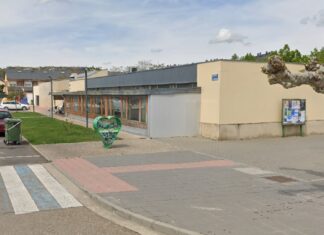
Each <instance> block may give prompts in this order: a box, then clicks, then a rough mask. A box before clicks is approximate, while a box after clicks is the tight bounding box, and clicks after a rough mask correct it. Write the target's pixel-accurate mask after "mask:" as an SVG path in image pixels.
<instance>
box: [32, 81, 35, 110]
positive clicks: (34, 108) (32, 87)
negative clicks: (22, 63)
mask: <svg viewBox="0 0 324 235" xmlns="http://www.w3.org/2000/svg"><path fill="white" fill-rule="evenodd" d="M32 89H33V112H35V94H34V82H33V81H32Z"/></svg>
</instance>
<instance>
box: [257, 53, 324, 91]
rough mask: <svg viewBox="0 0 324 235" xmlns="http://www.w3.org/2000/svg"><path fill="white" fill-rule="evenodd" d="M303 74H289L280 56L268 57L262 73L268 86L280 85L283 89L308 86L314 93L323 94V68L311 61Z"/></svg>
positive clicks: (314, 60) (315, 61)
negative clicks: (266, 78)
mask: <svg viewBox="0 0 324 235" xmlns="http://www.w3.org/2000/svg"><path fill="white" fill-rule="evenodd" d="M305 70H306V71H305V72H303V73H291V72H290V71H289V70H288V69H287V67H286V65H285V62H284V61H283V60H282V59H281V58H280V56H272V57H270V59H269V61H268V64H267V65H266V66H263V67H262V72H263V73H265V74H267V75H268V78H269V83H270V84H280V85H282V86H283V87H284V88H292V87H296V86H300V85H303V84H307V85H310V86H311V87H312V88H313V89H314V90H315V91H316V92H318V93H324V66H323V65H320V64H318V62H317V60H316V59H312V60H311V62H310V63H309V64H306V65H305Z"/></svg>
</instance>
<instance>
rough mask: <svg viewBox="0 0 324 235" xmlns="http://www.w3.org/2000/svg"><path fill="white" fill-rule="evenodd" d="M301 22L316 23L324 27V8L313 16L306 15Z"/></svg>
mask: <svg viewBox="0 0 324 235" xmlns="http://www.w3.org/2000/svg"><path fill="white" fill-rule="evenodd" d="M300 23H301V24H314V25H316V26H317V27H324V9H322V10H320V11H319V12H318V13H317V14H315V15H313V16H311V17H309V16H308V17H305V18H303V19H301V20H300Z"/></svg>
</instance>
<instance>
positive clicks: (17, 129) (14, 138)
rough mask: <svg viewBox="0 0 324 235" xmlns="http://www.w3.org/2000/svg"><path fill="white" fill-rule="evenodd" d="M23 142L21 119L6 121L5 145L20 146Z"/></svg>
mask: <svg viewBox="0 0 324 235" xmlns="http://www.w3.org/2000/svg"><path fill="white" fill-rule="evenodd" d="M20 142H21V119H14V118H6V119H5V139H4V143H5V144H10V143H12V144H20Z"/></svg>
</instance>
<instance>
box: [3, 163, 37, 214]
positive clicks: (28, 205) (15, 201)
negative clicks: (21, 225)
mask: <svg viewBox="0 0 324 235" xmlns="http://www.w3.org/2000/svg"><path fill="white" fill-rule="evenodd" d="M0 174H1V176H2V179H3V182H4V184H5V186H6V189H7V192H8V195H9V198H10V201H11V204H12V207H13V209H14V211H15V214H24V213H30V212H35V211H38V208H37V206H36V204H35V202H34V201H33V199H32V197H31V196H30V194H29V193H28V191H27V189H26V187H25V186H24V184H23V182H22V181H21V179H20V178H19V176H18V174H17V173H16V171H15V169H14V167H12V166H4V167H1V168H0Z"/></svg>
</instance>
